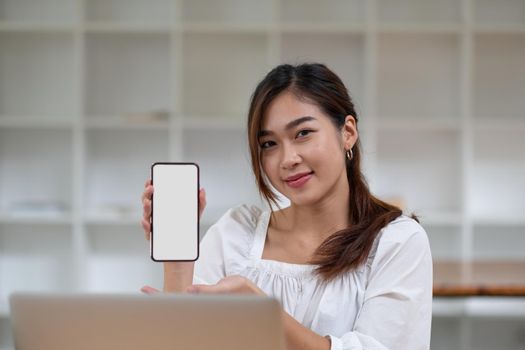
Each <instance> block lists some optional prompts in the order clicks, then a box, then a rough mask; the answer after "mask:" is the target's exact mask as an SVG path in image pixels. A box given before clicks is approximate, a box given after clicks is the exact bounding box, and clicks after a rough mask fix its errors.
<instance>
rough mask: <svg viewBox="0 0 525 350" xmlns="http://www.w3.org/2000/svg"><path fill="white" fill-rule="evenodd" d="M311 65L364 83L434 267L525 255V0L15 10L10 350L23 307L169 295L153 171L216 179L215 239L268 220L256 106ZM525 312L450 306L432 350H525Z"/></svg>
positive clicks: (2, 1)
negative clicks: (160, 260)
mask: <svg viewBox="0 0 525 350" xmlns="http://www.w3.org/2000/svg"><path fill="white" fill-rule="evenodd" d="M302 61H321V62H324V63H326V64H328V65H329V66H330V67H332V68H333V69H334V70H335V71H336V72H337V73H338V74H339V75H340V76H341V77H342V79H343V80H344V82H345V84H346V85H347V86H348V87H349V90H350V92H351V94H352V96H353V97H354V99H355V102H356V106H357V111H358V113H359V114H360V118H361V120H360V127H361V138H362V142H363V144H364V153H365V154H364V156H365V161H364V163H365V170H366V175H367V178H368V179H369V182H370V185H371V188H372V190H373V191H374V192H375V193H376V194H378V195H379V196H380V197H383V198H385V199H389V200H396V199H397V200H399V199H401V201H402V203H403V204H404V205H405V207H406V209H407V211H415V212H416V213H417V214H420V216H421V219H422V224H423V226H424V227H425V228H426V230H427V232H428V234H429V238H430V241H431V245H432V251H433V256H434V259H435V260H446V259H460V260H470V259H510V258H513V259H520V260H522V259H525V255H524V254H523V252H522V249H520V248H521V247H523V246H525V219H523V216H522V215H521V213H522V212H523V210H524V209H525V201H523V198H525V181H524V180H523V179H524V178H525V156H524V155H523V152H522V150H523V149H525V139H524V138H523V137H522V134H523V133H524V132H525V112H524V109H523V108H522V100H523V91H525V1H524V0H504V1H497V2H496V1H492V0H446V1H432V0H367V1H361V0H350V1H343V0H329V1H323V2H319V1H314V0H265V1H260V0H220V1H205V0H134V1H128V0H38V1H36V0H0V349H3V348H11V347H12V343H11V337H10V332H9V317H8V314H9V311H8V307H7V300H8V299H7V297H8V295H9V294H10V293H11V292H13V291H16V290H38V291H63V290H66V291H91V292H102V291H109V292H116V291H118V292H130V293H137V292H138V291H139V288H140V287H141V286H142V285H144V284H151V285H156V286H160V285H161V280H162V275H161V267H160V266H159V265H157V264H154V263H152V262H151V261H150V260H149V258H148V249H149V248H148V246H147V244H146V242H145V241H144V239H143V234H142V229H141V227H140V218H141V203H140V199H139V198H140V194H141V191H142V188H143V185H144V182H145V180H146V179H147V178H148V177H149V166H150V164H152V163H153V162H155V161H160V160H168V161H196V162H198V163H199V164H200V167H201V184H202V186H203V187H205V188H206V190H207V195H208V207H207V209H206V211H205V214H204V217H203V223H202V227H201V232H202V233H204V232H205V231H206V230H207V228H208V227H209V225H210V224H211V223H213V222H214V221H215V220H217V219H218V218H219V217H220V216H221V215H222V214H223V213H224V212H225V211H226V210H227V209H228V208H229V207H231V206H234V205H238V204H241V203H251V204H257V205H261V206H264V205H265V204H264V203H263V202H262V201H261V200H260V199H259V197H258V194H257V190H256V188H255V184H254V180H253V176H252V175H251V171H250V163H249V153H248V149H247V140H246V132H245V127H246V112H247V107H248V102H249V97H250V94H251V93H252V91H253V90H254V88H255V86H256V84H257V82H258V81H259V80H260V79H261V78H262V77H263V76H264V74H265V73H266V72H267V71H268V70H269V69H271V68H272V67H274V66H275V65H277V64H279V63H281V62H292V63H294V62H302ZM505 303H507V304H505ZM524 304H525V302H523V301H521V300H519V299H517V300H512V301H510V304H509V301H508V299H504V300H503V299H490V301H486V300H482V299H476V298H474V299H457V300H436V303H435V308H434V311H435V318H434V322H433V340H432V349H433V350H436V349H452V348H454V349H474V348H475V349H492V348H498V349H518V348H520V347H519V346H520V344H523V342H524V341H525V340H524V338H525V336H524V334H525V314H524V313H523V312H521V313H520V312H516V310H520V309H521V310H525V308H524V307H523V306H524ZM498 339H501V341H500V342H498V343H496V344H495V343H493V342H494V341H495V340H498Z"/></svg>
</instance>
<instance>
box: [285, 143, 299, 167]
mask: <svg viewBox="0 0 525 350" xmlns="http://www.w3.org/2000/svg"><path fill="white" fill-rule="evenodd" d="M300 162H301V157H300V156H299V154H298V153H297V149H296V148H295V147H293V146H291V145H288V146H286V145H285V146H283V152H282V159H281V166H282V168H283V169H291V168H293V167H294V166H295V165H297V164H298V163H300Z"/></svg>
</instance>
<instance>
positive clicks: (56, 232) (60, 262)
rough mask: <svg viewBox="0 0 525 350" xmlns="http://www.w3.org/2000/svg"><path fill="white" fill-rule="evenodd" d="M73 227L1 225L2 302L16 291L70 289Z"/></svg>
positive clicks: (0, 266) (0, 280) (0, 267)
mask: <svg viewBox="0 0 525 350" xmlns="http://www.w3.org/2000/svg"><path fill="white" fill-rule="evenodd" d="M70 231H71V227H66V226H63V225H39V224H28V225H5V224H3V225H0V284H1V285H2V289H1V290H0V303H3V304H6V303H7V301H8V296H9V295H10V294H11V293H12V292H15V291H39V292H47V291H56V292H58V291H70V290H71V289H72V282H73V276H74V271H73V264H72V261H73V255H72V250H71V248H72V236H71V233H70Z"/></svg>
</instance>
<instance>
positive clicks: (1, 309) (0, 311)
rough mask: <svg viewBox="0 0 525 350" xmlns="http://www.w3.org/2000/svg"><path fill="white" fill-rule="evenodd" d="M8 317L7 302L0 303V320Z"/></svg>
mask: <svg viewBox="0 0 525 350" xmlns="http://www.w3.org/2000/svg"><path fill="white" fill-rule="evenodd" d="M7 316H9V304H8V303H7V301H5V302H0V319H2V318H6V317H7Z"/></svg>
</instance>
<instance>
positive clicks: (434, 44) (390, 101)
mask: <svg viewBox="0 0 525 350" xmlns="http://www.w3.org/2000/svg"><path fill="white" fill-rule="evenodd" d="M459 63H460V60H459V36H457V35H453V34H380V35H379V39H378V71H377V74H378V106H377V110H378V113H379V117H380V119H387V117H393V118H395V120H397V119H398V118H399V119H402V118H411V119H425V118H429V119H437V118H442V117H443V116H447V117H448V118H450V119H451V120H456V119H458V115H459V85H460V84H459V78H458V77H459V71H460V70H459Z"/></svg>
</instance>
